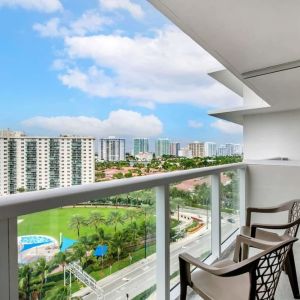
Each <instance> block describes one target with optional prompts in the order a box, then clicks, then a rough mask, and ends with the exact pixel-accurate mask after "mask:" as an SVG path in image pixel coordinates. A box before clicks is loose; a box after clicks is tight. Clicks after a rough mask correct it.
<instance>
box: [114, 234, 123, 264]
mask: <svg viewBox="0 0 300 300" xmlns="http://www.w3.org/2000/svg"><path fill="white" fill-rule="evenodd" d="M123 246H124V236H123V234H122V233H121V232H116V233H115V234H114V236H113V238H112V240H111V248H112V250H113V253H115V252H117V256H118V261H119V260H120V255H121V253H122V249H123Z"/></svg>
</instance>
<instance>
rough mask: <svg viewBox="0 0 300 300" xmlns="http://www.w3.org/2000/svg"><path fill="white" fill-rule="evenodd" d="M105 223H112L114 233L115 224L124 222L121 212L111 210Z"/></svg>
mask: <svg viewBox="0 0 300 300" xmlns="http://www.w3.org/2000/svg"><path fill="white" fill-rule="evenodd" d="M107 223H108V224H113V225H114V229H115V233H116V231H117V225H118V224H121V225H122V224H124V216H122V214H121V213H120V212H119V211H112V212H111V213H110V214H109V216H108V219H107Z"/></svg>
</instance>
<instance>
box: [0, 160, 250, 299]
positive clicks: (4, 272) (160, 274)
mask: <svg viewBox="0 0 300 300" xmlns="http://www.w3.org/2000/svg"><path fill="white" fill-rule="evenodd" d="M228 171H234V172H237V173H238V176H237V178H238V189H239V193H238V195H239V196H238V197H239V216H236V217H237V218H238V219H239V221H240V224H243V223H244V221H245V207H246V203H245V176H246V164H244V163H236V164H228V165H221V166H215V167H206V168H200V169H192V170H186V171H175V172H171V173H164V174H156V175H149V176H143V177H134V178H129V179H122V180H114V181H107V182H102V183H94V184H86V185H82V186H72V187H68V188H56V189H52V190H47V191H38V192H28V193H22V194H15V195H10V196H4V197H2V198H1V199H0V237H1V242H0V266H1V268H0V299H9V300H15V299H18V246H17V236H18V226H17V218H18V217H19V216H22V215H26V214H31V213H35V212H39V211H45V210H48V209H54V208H60V207H64V206H70V205H75V204H77V203H82V202H87V201H92V200H95V199H97V198H99V197H109V196H114V195H119V194H124V193H129V192H134V191H138V190H142V189H150V188H155V195H156V213H155V214H156V278H157V279H159V280H156V298H157V299H170V197H169V189H170V185H171V184H174V183H178V182H181V181H186V180H189V179H194V178H199V177H205V176H210V185H211V228H210V229H211V251H210V260H211V261H213V260H215V259H217V258H218V257H220V256H221V254H222V252H223V251H224V250H226V249H225V248H226V245H225V244H224V243H223V242H224V241H225V240H226V239H227V238H228V236H229V234H228V232H226V234H225V235H223V234H222V226H221V225H222V218H221V210H222V203H221V201H220V198H221V193H222V191H221V184H220V183H221V181H220V180H221V179H220V177H221V174H222V173H224V172H228ZM229 225H230V224H229ZM233 229H234V230H235V228H233ZM234 230H232V232H233V231H234ZM232 232H229V233H230V234H231V233H232ZM222 243H223V245H222ZM187 251H188V250H187Z"/></svg>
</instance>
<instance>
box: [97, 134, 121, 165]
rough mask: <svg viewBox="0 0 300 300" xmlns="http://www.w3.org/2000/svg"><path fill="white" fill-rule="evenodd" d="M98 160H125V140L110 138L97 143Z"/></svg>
mask: <svg viewBox="0 0 300 300" xmlns="http://www.w3.org/2000/svg"><path fill="white" fill-rule="evenodd" d="M98 159H99V160H104V161H120V160H125V139H119V138H116V137H114V136H110V137H108V138H106V139H100V140H99V143H98Z"/></svg>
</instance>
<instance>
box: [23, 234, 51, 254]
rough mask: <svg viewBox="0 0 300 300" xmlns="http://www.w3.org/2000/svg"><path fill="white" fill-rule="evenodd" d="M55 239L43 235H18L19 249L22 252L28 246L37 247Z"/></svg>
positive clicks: (28, 247)
mask: <svg viewBox="0 0 300 300" xmlns="http://www.w3.org/2000/svg"><path fill="white" fill-rule="evenodd" d="M54 242H55V240H54V239H53V238H51V237H48V236H45V235H24V236H20V237H19V241H18V243H19V246H20V248H19V249H20V251H21V252H23V251H25V250H28V249H30V248H35V247H39V246H42V245H46V244H51V243H54Z"/></svg>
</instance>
